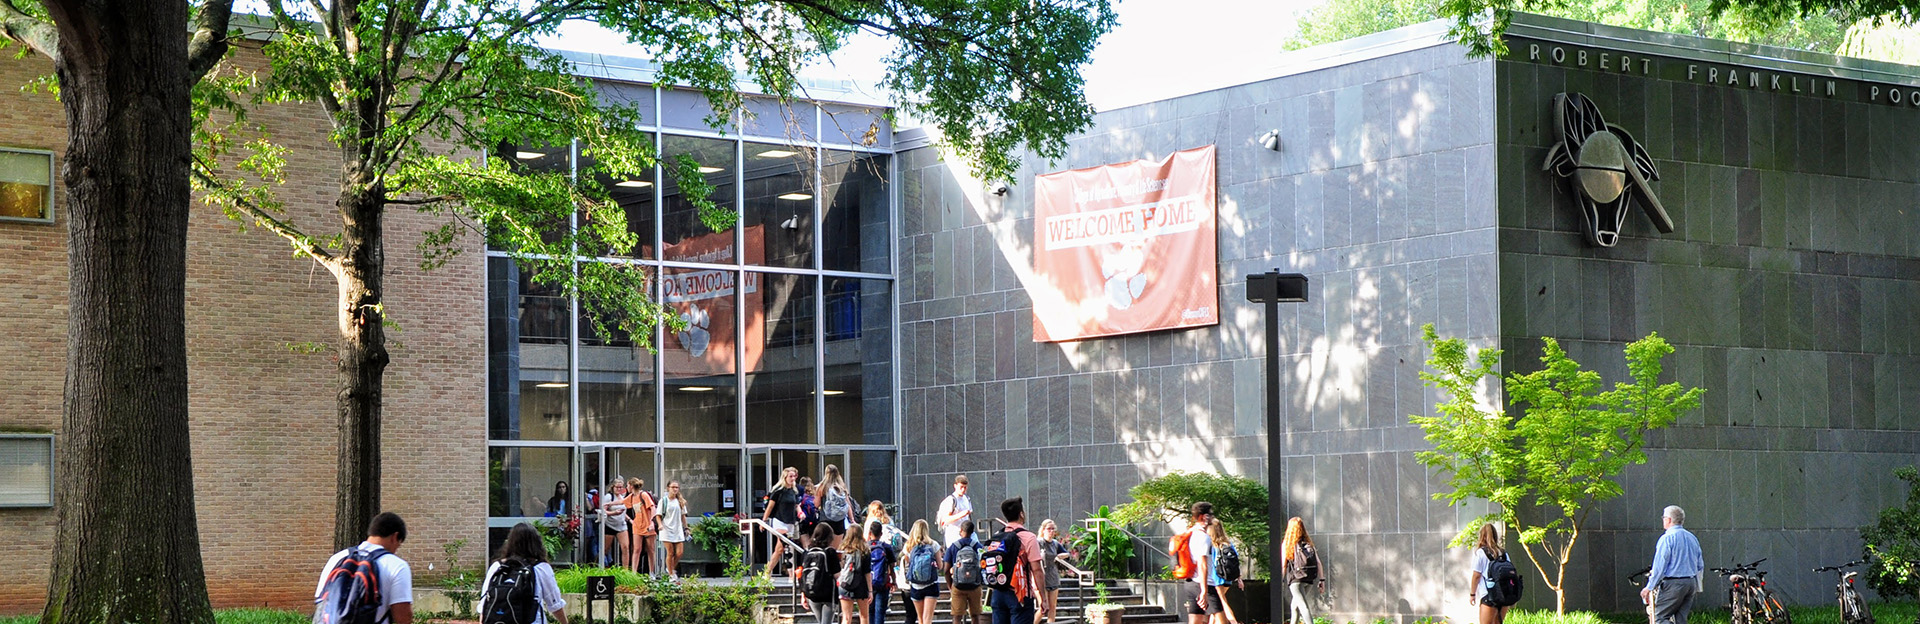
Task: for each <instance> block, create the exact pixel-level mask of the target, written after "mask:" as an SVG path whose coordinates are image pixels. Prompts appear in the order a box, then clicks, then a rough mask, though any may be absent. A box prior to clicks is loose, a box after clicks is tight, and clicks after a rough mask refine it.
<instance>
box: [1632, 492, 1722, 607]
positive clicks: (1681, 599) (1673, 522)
mask: <svg viewBox="0 0 1920 624" xmlns="http://www.w3.org/2000/svg"><path fill="white" fill-rule="evenodd" d="M1686 522H1687V512H1686V511H1685V510H1682V509H1680V508H1679V507H1678V506H1673V505H1668V506H1667V508H1666V509H1665V510H1662V511H1661V513H1660V526H1662V527H1664V528H1666V530H1667V532H1666V533H1662V534H1661V535H1660V541H1659V542H1656V543H1655V544H1654V546H1653V568H1652V569H1651V570H1648V571H1647V586H1646V588H1645V589H1641V590H1640V600H1641V601H1642V602H1645V603H1646V604H1650V605H1653V609H1654V613H1653V620H1654V624H1687V615H1688V614H1690V613H1692V612H1693V595H1694V594H1696V593H1699V591H1700V585H1699V583H1700V581H1699V580H1698V577H1699V576H1700V572H1701V570H1703V569H1704V568H1705V567H1706V560H1705V559H1704V558H1702V556H1701V554H1700V540H1699V539H1697V538H1695V537H1694V536H1693V533H1692V532H1690V531H1688V530H1687V527H1685V526H1682V525H1684V524H1686Z"/></svg>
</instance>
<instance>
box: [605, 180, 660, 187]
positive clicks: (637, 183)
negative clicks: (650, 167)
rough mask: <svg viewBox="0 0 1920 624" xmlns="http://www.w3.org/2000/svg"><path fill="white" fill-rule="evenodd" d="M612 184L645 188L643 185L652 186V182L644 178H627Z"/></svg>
mask: <svg viewBox="0 0 1920 624" xmlns="http://www.w3.org/2000/svg"><path fill="white" fill-rule="evenodd" d="M614 186H624V187H627V188H645V187H649V186H653V183H652V182H648V181H646V180H627V181H625V182H616V183H614Z"/></svg>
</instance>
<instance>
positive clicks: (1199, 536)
mask: <svg viewBox="0 0 1920 624" xmlns="http://www.w3.org/2000/svg"><path fill="white" fill-rule="evenodd" d="M1187 557H1188V558H1189V559H1191V560H1192V561H1193V570H1194V572H1193V580H1194V582H1197V583H1205V582H1207V575H1208V574H1210V573H1211V572H1210V570H1212V568H1211V567H1209V566H1208V564H1209V563H1212V562H1211V561H1208V559H1210V558H1212V557H1213V537H1211V536H1208V535H1207V532H1206V531H1203V530H1197V529H1196V530H1194V531H1193V537H1190V538H1187Z"/></svg>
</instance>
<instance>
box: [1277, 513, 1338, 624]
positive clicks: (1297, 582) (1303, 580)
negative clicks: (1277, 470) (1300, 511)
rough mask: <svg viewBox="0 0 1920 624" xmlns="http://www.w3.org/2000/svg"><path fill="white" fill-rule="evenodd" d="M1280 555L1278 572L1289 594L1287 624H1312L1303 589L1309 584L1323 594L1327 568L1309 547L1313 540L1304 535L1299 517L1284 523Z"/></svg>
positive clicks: (1304, 524) (1325, 585) (1318, 553)
mask: <svg viewBox="0 0 1920 624" xmlns="http://www.w3.org/2000/svg"><path fill="white" fill-rule="evenodd" d="M1280 556H1281V558H1282V560H1281V562H1280V569H1281V570H1285V571H1286V573H1287V591H1289V592H1292V594H1293V606H1292V608H1291V609H1290V610H1289V612H1290V614H1291V620H1290V621H1292V622H1296V623H1298V624H1313V612H1312V611H1311V610H1309V609H1308V608H1307V596H1306V592H1305V591H1304V590H1305V589H1306V588H1307V586H1309V585H1312V586H1316V587H1318V588H1319V589H1320V591H1323V592H1324V591H1326V590H1327V573H1326V570H1327V568H1326V565H1325V564H1324V563H1323V562H1322V561H1321V560H1320V551H1319V549H1316V548H1314V546H1313V537H1312V536H1309V535H1307V523H1306V521H1303V520H1301V519H1300V517H1299V516H1295V517H1293V519H1291V520H1288V521H1287V532H1286V536H1285V537H1283V538H1281V540H1280Z"/></svg>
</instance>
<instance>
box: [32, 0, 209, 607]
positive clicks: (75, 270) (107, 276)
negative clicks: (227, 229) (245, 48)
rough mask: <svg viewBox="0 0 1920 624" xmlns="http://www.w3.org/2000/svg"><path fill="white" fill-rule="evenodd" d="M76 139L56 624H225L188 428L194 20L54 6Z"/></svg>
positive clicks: (129, 9) (178, 10)
mask: <svg viewBox="0 0 1920 624" xmlns="http://www.w3.org/2000/svg"><path fill="white" fill-rule="evenodd" d="M45 6H46V8H47V10H48V12H49V13H50V14H51V16H52V17H53V20H54V22H55V24H56V25H57V27H58V29H59V48H58V50H59V54H58V55H57V58H56V59H55V64H54V71H55V72H56V73H57V74H58V77H59V80H60V99H61V102H62V103H63V104H64V106H65V108H66V111H67V122H68V127H69V132H70V135H69V137H68V140H67V153H66V159H65V162H64V163H63V168H62V171H61V173H62V180H63V181H64V182H65V184H66V186H67V200H68V201H67V207H66V218H67V253H68V256H67V262H68V268H69V272H70V276H69V281H68V311H67V371H66V372H67V383H66V394H65V398H64V402H65V404H64V410H63V418H62V421H61V431H60V438H59V439H60V444H59V459H58V462H59V467H58V471H57V474H58V487H56V488H55V490H54V491H55V498H56V499H57V501H58V502H57V504H56V509H57V512H56V518H57V520H56V528H55V538H54V548H53V565H52V578H51V581H50V583H49V586H48V588H47V603H46V608H45V610H44V611H43V612H42V613H41V621H42V622H45V623H47V624H69V623H76V624H79V623H93V622H103V623H109V622H110V623H113V624H119V623H121V622H141V623H143V624H212V622H213V613H212V610H211V609H210V608H209V606H208V603H207V587H206V578H205V575H204V572H203V571H202V568H201V562H200V536H199V528H198V526H199V525H198V523H197V521H196V519H195V517H194V502H193V464H192V459H191V457H192V450H193V448H192V443H191V439H190V437H189V432H188V426H187V344H186V275H187V257H186V242H187V211H188V206H189V202H190V201H191V199H192V195H191V192H190V191H189V188H188V185H187V171H188V169H187V165H188V162H189V161H188V158H189V154H190V152H189V149H190V145H191V143H190V140H191V129H192V121H191V119H190V118H189V115H188V111H189V106H190V105H191V100H190V92H189V86H190V85H191V84H192V83H193V78H192V76H191V74H190V72H189V71H188V68H187V37H186V35H185V33H184V32H183V30H182V26H183V25H185V24H187V7H186V3H184V2H179V1H177V0H176V1H165V2H151V3H149V2H142V1H133V0H50V1H48V2H46V3H45Z"/></svg>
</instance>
